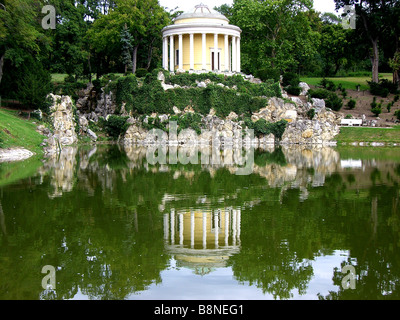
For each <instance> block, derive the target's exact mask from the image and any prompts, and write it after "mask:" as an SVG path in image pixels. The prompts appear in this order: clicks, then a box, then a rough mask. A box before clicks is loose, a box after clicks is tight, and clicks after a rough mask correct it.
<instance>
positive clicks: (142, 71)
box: [135, 68, 148, 78]
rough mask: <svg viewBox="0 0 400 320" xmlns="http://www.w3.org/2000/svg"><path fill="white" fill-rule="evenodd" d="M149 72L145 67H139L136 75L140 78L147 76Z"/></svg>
mask: <svg viewBox="0 0 400 320" xmlns="http://www.w3.org/2000/svg"><path fill="white" fill-rule="evenodd" d="M147 73H148V71H147V69H145V68H137V69H136V72H135V74H136V77H138V78H143V77H145V76H146V75H147Z"/></svg>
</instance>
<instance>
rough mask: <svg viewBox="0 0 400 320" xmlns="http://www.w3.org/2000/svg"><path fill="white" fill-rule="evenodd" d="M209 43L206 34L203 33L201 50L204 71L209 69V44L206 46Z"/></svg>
mask: <svg viewBox="0 0 400 320" xmlns="http://www.w3.org/2000/svg"><path fill="white" fill-rule="evenodd" d="M206 43H207V42H206V34H205V33H203V34H202V35H201V49H202V69H203V70H206V69H207V66H206V61H207V60H206V46H207V44H206Z"/></svg>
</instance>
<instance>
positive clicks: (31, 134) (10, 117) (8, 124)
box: [0, 109, 44, 154]
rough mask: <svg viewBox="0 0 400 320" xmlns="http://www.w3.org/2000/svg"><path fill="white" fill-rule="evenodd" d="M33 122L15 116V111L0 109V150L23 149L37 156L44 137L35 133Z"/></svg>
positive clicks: (40, 150) (40, 151)
mask: <svg viewBox="0 0 400 320" xmlns="http://www.w3.org/2000/svg"><path fill="white" fill-rule="evenodd" d="M34 121H35V120H26V119H23V118H21V117H18V116H17V111H10V110H5V109H0V148H9V147H24V148H26V149H28V150H30V151H32V152H35V153H37V154H39V153H42V152H43V151H42V148H41V147H40V144H41V143H42V141H43V139H44V136H42V135H41V134H39V133H38V132H36V126H37V125H36V124H34V123H33V122H34Z"/></svg>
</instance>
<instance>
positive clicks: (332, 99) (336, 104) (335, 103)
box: [325, 92, 343, 111]
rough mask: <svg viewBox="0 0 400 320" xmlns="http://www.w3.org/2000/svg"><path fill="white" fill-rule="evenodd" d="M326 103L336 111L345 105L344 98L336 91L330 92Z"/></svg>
mask: <svg viewBox="0 0 400 320" xmlns="http://www.w3.org/2000/svg"><path fill="white" fill-rule="evenodd" d="M325 105H326V106H327V107H328V108H331V109H332V110H334V111H339V110H340V109H341V108H342V106H343V100H342V99H340V98H339V96H338V95H337V94H336V93H334V92H330V93H329V95H328V97H327V98H326V99H325Z"/></svg>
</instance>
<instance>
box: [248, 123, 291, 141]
mask: <svg viewBox="0 0 400 320" xmlns="http://www.w3.org/2000/svg"><path fill="white" fill-rule="evenodd" d="M244 123H245V125H246V126H247V127H248V128H249V129H253V130H254V135H255V136H257V137H260V136H262V135H268V134H270V133H272V134H273V135H274V137H275V139H277V140H280V139H282V136H283V133H284V132H285V129H286V126H287V124H288V122H287V121H286V120H280V121H278V122H275V123H270V122H267V121H266V120H265V119H260V120H257V121H256V122H253V121H251V119H250V118H245V119H244Z"/></svg>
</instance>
